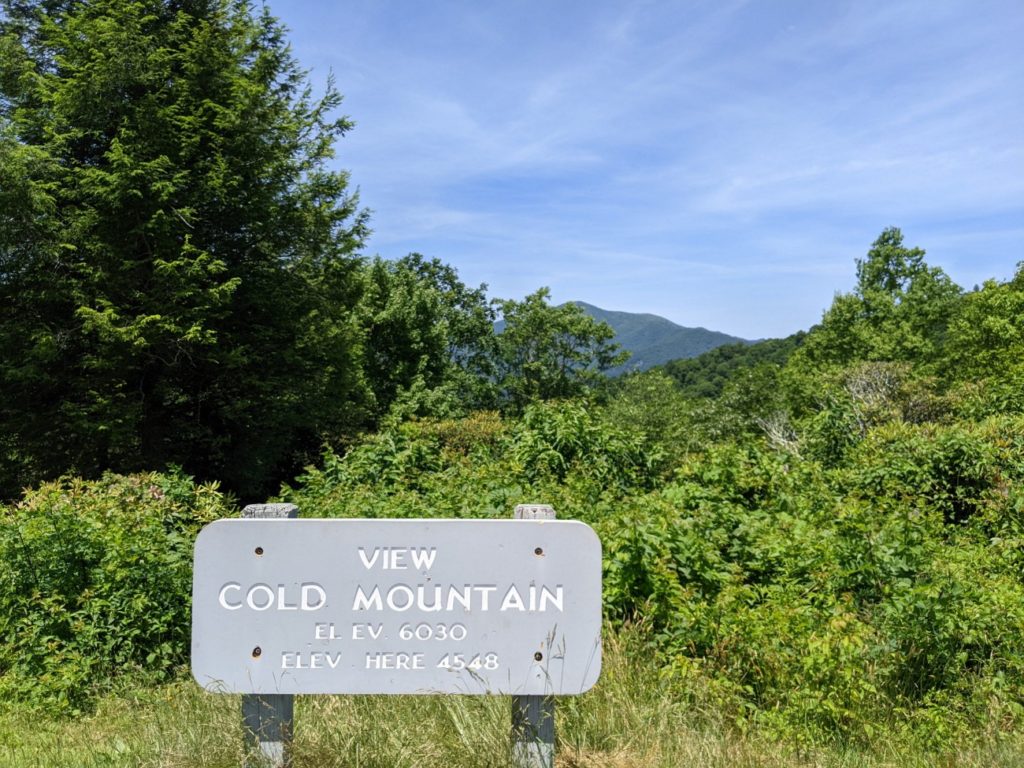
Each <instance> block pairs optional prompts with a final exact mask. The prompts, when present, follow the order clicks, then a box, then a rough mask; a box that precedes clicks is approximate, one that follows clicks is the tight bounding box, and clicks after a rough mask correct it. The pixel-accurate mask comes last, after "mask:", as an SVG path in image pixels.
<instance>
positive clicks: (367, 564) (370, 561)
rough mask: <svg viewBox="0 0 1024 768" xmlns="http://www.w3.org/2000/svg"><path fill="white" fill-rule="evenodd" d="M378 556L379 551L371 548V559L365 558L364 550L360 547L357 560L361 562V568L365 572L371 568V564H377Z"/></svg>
mask: <svg viewBox="0 0 1024 768" xmlns="http://www.w3.org/2000/svg"><path fill="white" fill-rule="evenodd" d="M378 556H380V549H378V548H377V547H374V548H373V557H370V558H368V557H367V556H366V550H365V549H363V548H362V547H360V548H359V559H360V560H362V561H363V567H364V568H366V570H370V569H371V568H373V564H374V563H376V562H377V557H378Z"/></svg>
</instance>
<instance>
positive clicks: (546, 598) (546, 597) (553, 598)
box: [540, 584, 563, 611]
mask: <svg viewBox="0 0 1024 768" xmlns="http://www.w3.org/2000/svg"><path fill="white" fill-rule="evenodd" d="M562 597H563V595H562V585H561V584H559V585H558V586H557V587H555V591H554V593H553V594H552V592H551V590H550V589H548V588H547V587H541V588H540V610H542V611H546V610H547V607H546V606H547V604H548V603H549V602H550V603H551V604H552V605H554V607H555V608H556V609H558V610H559V611H561V610H562Z"/></svg>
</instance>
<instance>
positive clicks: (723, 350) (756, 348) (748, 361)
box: [662, 331, 807, 397]
mask: <svg viewBox="0 0 1024 768" xmlns="http://www.w3.org/2000/svg"><path fill="white" fill-rule="evenodd" d="M806 336H807V334H806V333H805V332H804V331H797V332H796V333H794V334H793V335H792V336H787V337H786V338H784V339H766V340H764V341H758V342H755V343H753V344H725V345H723V346H721V347H716V348H715V349H712V350H711V351H710V352H705V353H704V354H702V355H699V356H697V357H692V358H690V359H686V360H672V361H671V362H668V363H665V365H664V366H662V368H663V369H664V371H665V373H667V374H668V375H669V376H671V377H672V378H673V379H675V381H676V382H677V383H678V384H679V387H680V389H681V390H682V392H683V394H684V395H686V396H687V397H718V396H719V395H720V394H722V390H723V389H724V388H725V385H726V384H727V383H728V382H729V381H731V380H732V379H734V378H735V377H737V376H738V375H740V374H742V372H743V371H745V370H747V369H750V368H756V367H758V366H761V365H763V364H766V363H767V364H770V365H775V366H782V365H785V363H786V361H787V360H788V359H789V356H790V355H791V354H793V352H794V351H796V350H797V349H798V348H799V347H800V345H801V344H803V341H804V339H805V338H806Z"/></svg>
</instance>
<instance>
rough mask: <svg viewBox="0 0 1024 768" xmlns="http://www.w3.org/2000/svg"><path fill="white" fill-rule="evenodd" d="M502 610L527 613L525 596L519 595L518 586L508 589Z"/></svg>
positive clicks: (502, 603) (502, 602)
mask: <svg viewBox="0 0 1024 768" xmlns="http://www.w3.org/2000/svg"><path fill="white" fill-rule="evenodd" d="M501 610H503V611H511V610H515V611H525V610H526V606H525V605H524V604H523V596H522V595H520V594H519V590H518V589H516V585H515V584H513V585H512V586H511V587H509V588H508V592H506V593H505V599H504V600H502V601H501Z"/></svg>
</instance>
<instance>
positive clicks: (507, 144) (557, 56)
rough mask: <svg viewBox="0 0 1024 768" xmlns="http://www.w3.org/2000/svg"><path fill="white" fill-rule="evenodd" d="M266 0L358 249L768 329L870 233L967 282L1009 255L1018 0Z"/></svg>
mask: <svg viewBox="0 0 1024 768" xmlns="http://www.w3.org/2000/svg"><path fill="white" fill-rule="evenodd" d="M273 9H274V10H275V12H277V13H279V14H283V16H284V19H285V21H286V23H288V24H289V25H290V26H291V27H292V28H293V29H294V34H293V42H294V46H295V52H296V54H297V56H298V57H299V58H300V60H302V61H303V63H306V64H308V65H311V66H313V67H314V76H315V77H323V76H325V74H326V71H327V70H328V69H333V71H334V72H335V74H336V75H337V78H338V82H339V85H340V87H341V89H342V90H343V91H344V92H345V93H346V102H345V111H346V112H348V113H351V115H352V116H353V117H354V118H355V120H356V122H357V129H356V131H354V132H353V133H352V134H351V136H349V137H346V139H345V140H344V141H343V142H342V145H341V146H340V148H339V150H340V151H339V164H340V165H342V166H343V167H347V168H349V169H351V171H352V178H353V181H354V182H355V183H356V184H358V185H359V186H360V188H361V192H362V199H363V201H364V202H365V203H366V204H368V205H369V206H370V207H372V208H373V209H374V211H375V214H374V230H375V235H374V239H373V241H372V242H371V248H372V249H374V250H379V251H380V252H381V253H383V254H384V255H388V256H397V255H401V253H402V252H404V251H407V250H418V251H421V252H424V253H428V254H430V255H433V256H439V257H441V258H443V259H445V260H447V261H450V262H451V263H453V264H454V265H455V266H456V267H458V268H459V269H460V271H461V272H462V273H463V276H464V277H465V278H466V279H467V280H469V281H470V282H488V283H490V284H491V287H492V290H493V291H494V293H496V294H497V295H502V296H515V295H520V296H521V295H523V294H525V293H526V292H528V291H531V290H533V289H535V288H536V287H538V286H540V285H550V286H551V287H552V289H553V295H554V296H555V298H561V300H567V299H582V300H586V301H590V302H592V303H595V304H598V305H601V306H606V307H608V308H611V309H630V310H637V311H659V310H660V311H661V313H662V314H666V315H667V316H669V317H671V318H672V319H674V320H677V321H680V322H682V321H686V322H690V323H691V324H701V325H706V326H710V327H716V326H715V323H718V324H719V326H718V327H722V328H723V329H724V330H728V331H730V332H734V333H739V334H741V335H748V336H752V335H758V336H763V335H769V334H772V333H775V334H778V333H788V332H791V331H793V330H796V329H797V328H799V327H806V326H807V325H809V324H811V323H813V322H815V321H816V320H817V319H818V317H819V316H820V313H821V310H822V309H823V308H824V307H825V306H827V305H828V303H829V302H830V301H831V298H832V295H833V292H834V291H835V290H847V289H848V288H849V286H850V283H851V280H852V274H853V260H854V259H855V258H856V257H857V256H860V255H862V254H863V253H864V252H865V251H866V249H867V248H868V247H869V245H870V243H871V241H872V240H873V239H874V237H875V236H877V234H878V232H880V231H881V229H882V228H883V227H885V226H889V225H898V226H902V227H903V228H904V230H905V231H906V233H907V235H908V240H911V241H912V242H913V243H914V244H915V245H922V246H924V247H926V248H928V250H929V254H930V255H934V256H935V257H936V258H939V259H943V260H944V261H942V262H939V263H940V265H942V266H948V268H949V271H950V273H951V274H954V273H956V274H954V277H956V276H957V274H959V275H963V276H965V277H966V279H969V280H972V281H975V282H976V281H977V280H975V279H974V278H973V275H975V274H981V273H983V272H984V273H985V274H984V276H983V277H982V278H980V279H984V277H991V276H995V277H1002V278H1005V277H1008V276H1010V274H1012V270H1013V265H1014V264H1015V263H1016V262H1017V261H1019V260H1021V259H1024V236H1022V230H1024V149H1022V146H1021V141H1020V138H1021V136H1024V106H1022V104H1021V99H1020V96H1019V94H1020V93H1022V92H1024V59H1022V57H1021V56H1020V55H1019V53H1018V52H1017V51H1018V48H1019V40H1021V39H1024V6H1021V5H1020V4H1019V2H1017V0H992V1H991V2H990V1H988V0H982V1H981V2H970V3H968V2H966V1H965V0H964V1H955V2H944V3H934V2H892V1H890V2H880V1H872V2H842V3H820V4H819V3H812V4H808V3H801V2H795V1H793V2H777V3H754V2H711V1H710V0H709V1H707V2H701V1H700V0H694V2H688V3H678V2H668V1H664V2H662V1H659V0H654V1H650V2H629V3H621V2H617V1H613V0H591V1H590V2H588V3H587V4H585V5H583V4H579V5H575V4H574V5H570V4H561V3H542V2H539V0H526V1H524V2H517V3H507V4H480V3H469V2H466V1H465V0H434V1H433V2H431V3H428V4H413V3H404V2H398V1H397V0H393V1H389V0H354V2H352V3H346V4H345V5H343V6H342V5H339V4H332V3H328V2H326V0H323V1H321V0H310V2H304V3H301V4H292V5H289V6H288V7H276V6H275V7H274V8H273ZM968 262H969V263H970V266H967V263H968ZM645 307H646V309H645ZM673 307H675V309H673ZM699 313H706V315H701V316H698V315H699Z"/></svg>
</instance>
